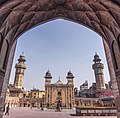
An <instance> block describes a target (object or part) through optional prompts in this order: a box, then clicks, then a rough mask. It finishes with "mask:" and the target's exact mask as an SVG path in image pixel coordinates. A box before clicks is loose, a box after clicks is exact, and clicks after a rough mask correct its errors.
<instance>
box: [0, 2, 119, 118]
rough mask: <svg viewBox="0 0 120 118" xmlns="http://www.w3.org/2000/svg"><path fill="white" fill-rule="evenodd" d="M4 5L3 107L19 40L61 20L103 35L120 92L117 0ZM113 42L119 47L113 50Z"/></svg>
mask: <svg viewBox="0 0 120 118" xmlns="http://www.w3.org/2000/svg"><path fill="white" fill-rule="evenodd" d="M115 1H116V3H115ZM3 3H5V4H3ZM0 4H1V6H0V34H1V36H0V46H1V47H0V94H1V104H2V103H4V97H5V93H6V88H7V84H8V80H9V73H10V68H11V65H12V60H13V55H14V51H15V47H16V42H17V38H18V37H19V36H20V35H22V34H23V33H24V32H26V31H28V30H29V29H31V28H33V27H35V26H37V25H40V24H42V23H44V22H49V21H50V20H53V19H57V18H63V19H66V20H70V21H73V22H76V23H80V24H82V25H84V26H86V27H88V28H90V29H92V30H93V31H95V32H97V33H98V34H99V35H100V36H102V38H103V39H104V40H105V41H106V42H107V45H108V47H109V50H110V55H111V57H112V63H113V66H114V71H115V75H116V78H117V82H118V87H119V92H120V85H119V84H120V82H119V78H120V50H119V46H118V41H117V38H118V36H119V35H120V22H119V19H120V13H119V11H120V6H119V2H118V1H117V0H34V1H33V0H19V1H16V0H12V1H11V0H3V2H1V3H0ZM113 41H115V45H113V49H112V42H113ZM112 50H114V54H113V51H112ZM106 55H107V54H106ZM115 60H116V64H117V68H116V66H115V63H114V62H115ZM118 108H119V107H118ZM118 117H120V114H119V116H118Z"/></svg>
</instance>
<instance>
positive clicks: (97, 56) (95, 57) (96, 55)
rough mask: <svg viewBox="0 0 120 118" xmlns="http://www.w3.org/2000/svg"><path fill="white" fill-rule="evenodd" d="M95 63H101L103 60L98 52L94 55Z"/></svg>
mask: <svg viewBox="0 0 120 118" xmlns="http://www.w3.org/2000/svg"><path fill="white" fill-rule="evenodd" d="M93 61H94V62H100V61H101V59H100V57H99V55H98V54H97V52H96V53H95V55H94V60H93Z"/></svg>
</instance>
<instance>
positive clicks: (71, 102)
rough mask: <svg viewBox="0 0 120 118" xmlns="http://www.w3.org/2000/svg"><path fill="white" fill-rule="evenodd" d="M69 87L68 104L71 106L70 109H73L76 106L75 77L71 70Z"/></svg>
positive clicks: (68, 78)
mask: <svg viewBox="0 0 120 118" xmlns="http://www.w3.org/2000/svg"><path fill="white" fill-rule="evenodd" d="M66 78H67V85H68V89H67V104H68V105H69V106H68V107H70V108H71V107H73V106H74V103H75V101H74V81H73V79H74V76H73V73H72V72H71V71H70V70H69V72H68V73H67V77H66Z"/></svg>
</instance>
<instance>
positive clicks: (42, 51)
mask: <svg viewBox="0 0 120 118" xmlns="http://www.w3.org/2000/svg"><path fill="white" fill-rule="evenodd" d="M23 51H24V53H25V56H26V66H27V69H26V71H25V77H24V83H23V86H24V87H25V88H26V89H27V90H29V89H32V88H33V87H36V88H39V89H44V80H45V79H44V75H45V73H46V71H47V70H48V69H49V70H50V72H51V74H52V77H53V79H52V83H55V82H56V81H57V80H58V78H59V76H60V78H61V80H62V81H63V82H64V83H66V81H67V79H66V75H67V72H68V71H69V69H70V70H71V71H72V72H73V74H74V76H75V78H74V83H75V86H77V87H79V86H80V85H81V84H82V83H83V82H84V81H85V80H88V82H89V86H90V85H91V84H92V83H93V82H95V78H94V71H93V69H92V64H93V58H94V54H95V52H97V53H98V54H99V56H100V58H101V59H102V63H103V64H104V66H105V67H104V78H105V82H108V81H109V80H110V78H109V72H108V67H107V64H106V57H105V52H104V48H103V43H102V38H101V37H100V36H99V35H98V34H97V33H95V32H94V31H92V30H90V29H88V28H86V27H84V26H82V25H80V24H77V23H73V22H70V21H66V20H62V19H59V20H54V21H51V22H48V23H45V24H42V25H40V26H37V27H35V28H33V29H31V30H29V31H27V32H26V33H24V34H23V35H22V36H21V37H20V38H19V39H18V43H17V48H16V52H15V56H14V62H13V67H12V71H11V77H10V83H13V81H14V75H15V64H16V63H17V59H18V57H19V55H20V54H21V53H22V52H23Z"/></svg>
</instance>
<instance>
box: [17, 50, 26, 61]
mask: <svg viewBox="0 0 120 118" xmlns="http://www.w3.org/2000/svg"><path fill="white" fill-rule="evenodd" d="M18 61H19V62H25V61H26V59H25V55H24V52H22V54H21V55H20V57H19V59H18Z"/></svg>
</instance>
